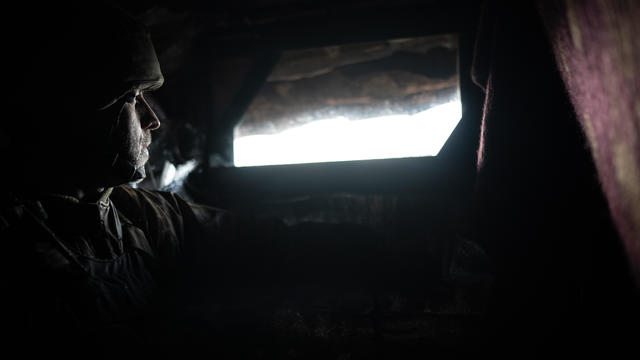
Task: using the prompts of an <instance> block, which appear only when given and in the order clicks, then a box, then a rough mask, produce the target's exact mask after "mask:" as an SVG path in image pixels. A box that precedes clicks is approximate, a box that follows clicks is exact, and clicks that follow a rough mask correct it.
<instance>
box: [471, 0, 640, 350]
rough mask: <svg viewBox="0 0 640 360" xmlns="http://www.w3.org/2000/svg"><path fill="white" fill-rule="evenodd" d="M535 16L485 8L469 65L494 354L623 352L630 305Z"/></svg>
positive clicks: (510, 5)
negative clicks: (477, 111) (477, 105)
mask: <svg viewBox="0 0 640 360" xmlns="http://www.w3.org/2000/svg"><path fill="white" fill-rule="evenodd" d="M538 10H539V9H538V6H537V4H536V2H534V1H522V2H520V1H518V2H515V1H512V2H506V1H505V2H500V1H489V2H487V3H486V4H485V7H484V11H483V14H482V17H481V21H480V28H479V32H478V37H477V42H476V50H475V56H474V57H475V59H474V68H473V74H472V75H473V78H474V81H475V82H476V84H478V85H479V86H480V87H482V89H483V90H484V92H485V96H486V97H485V103H484V111H483V119H482V128H481V139H480V147H479V151H478V168H477V171H478V172H477V183H476V192H475V210H476V211H475V229H476V233H477V235H478V238H479V241H480V242H481V243H482V244H483V246H484V247H485V249H486V251H487V252H488V254H489V255H490V256H491V258H492V260H493V263H494V264H495V267H496V269H495V270H496V274H497V275H496V282H495V286H494V291H493V297H492V299H493V300H492V306H491V308H490V312H489V315H490V320H491V324H492V327H491V330H492V331H491V332H489V334H490V335H491V336H490V339H491V341H492V342H491V344H492V345H494V347H492V349H494V350H500V351H504V355H506V354H510V353H511V352H515V354H517V355H518V356H522V355H532V356H535V355H538V356H540V355H541V356H550V355H558V353H557V352H554V353H551V351H552V349H554V350H553V351H557V350H558V349H560V350H561V351H564V352H566V353H567V355H572V354H575V352H576V351H580V352H582V353H584V354H589V353H591V352H592V351H595V350H602V351H607V352H608V351H613V350H616V351H618V350H619V351H623V350H622V349H623V348H624V347H623V346H622V345H628V344H629V343H630V342H628V341H627V340H629V339H632V337H630V335H629V333H628V332H626V330H622V327H623V326H625V325H628V324H631V323H632V322H630V320H629V319H630V318H631V317H630V314H631V313H632V312H633V311H635V310H634V309H636V306H635V305H634V303H633V302H634V301H636V300H637V298H634V296H635V295H634V287H633V283H632V280H631V277H630V275H629V274H630V272H629V271H628V265H627V262H626V260H625V257H624V251H623V249H622V246H621V241H620V238H619V237H618V235H617V232H616V229H615V228H614V226H613V225H612V224H613V223H612V220H611V218H610V215H609V211H608V209H607V203H606V199H605V197H604V196H603V192H602V190H601V187H600V184H599V182H598V177H597V173H596V169H595V167H594V162H593V160H592V155H591V152H590V149H589V147H588V145H587V141H586V139H585V136H584V133H583V131H582V129H581V127H580V123H579V122H578V121H577V119H576V115H575V112H574V108H573V106H572V102H571V100H573V99H572V98H570V97H569V96H568V95H567V91H566V89H565V86H564V83H563V79H562V77H561V76H560V73H559V71H558V69H557V66H556V62H555V59H554V55H553V51H552V47H551V45H550V43H549V41H548V37H547V35H546V32H545V28H544V26H543V22H542V21H541V18H540V16H539V11H538ZM638 185H639V186H640V183H639V184H638ZM639 189H640V188H639ZM614 215H615V214H614ZM636 317H637V315H636ZM636 325H637V324H636ZM625 339H626V340H625ZM611 344H616V346H609V345H611ZM507 356H508V355H507Z"/></svg>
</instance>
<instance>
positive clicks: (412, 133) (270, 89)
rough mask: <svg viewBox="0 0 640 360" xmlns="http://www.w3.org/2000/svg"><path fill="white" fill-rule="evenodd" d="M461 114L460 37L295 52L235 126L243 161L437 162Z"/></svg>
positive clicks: (278, 67) (283, 61)
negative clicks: (406, 159) (435, 158)
mask: <svg viewBox="0 0 640 360" xmlns="http://www.w3.org/2000/svg"><path fill="white" fill-rule="evenodd" d="M461 108H462V106H461V102H460V85H459V72H458V38H457V36H455V35H442V36H430V37H420V38H411V39H395V40H387V41H379V42H372V43H363V44H349V45H341V46H332V47H323V48H316V49H305V50H291V51H286V52H284V53H283V55H282V57H281V58H280V60H279V62H278V63H277V64H276V66H275V68H274V70H273V71H272V73H271V75H270V76H269V77H268V79H267V81H266V83H265V84H264V85H263V87H262V88H261V90H260V92H259V94H258V95H257V96H256V98H255V99H254V100H253V101H252V103H251V104H250V106H249V108H248V110H247V112H246V113H245V114H244V116H243V117H242V119H241V121H240V122H239V123H238V125H237V126H236V127H235V130H234V163H235V165H236V166H259V165H277V164H296V163H312V162H329V161H349V160H369V159H387V158H403V157H423V156H436V155H437V154H438V153H439V151H440V149H441V148H442V146H443V145H444V143H445V142H446V140H447V139H448V137H449V136H450V135H451V133H452V132H453V130H454V129H455V127H456V125H457V124H458V122H459V121H460V118H461V115H462V114H461V111H462V110H461Z"/></svg>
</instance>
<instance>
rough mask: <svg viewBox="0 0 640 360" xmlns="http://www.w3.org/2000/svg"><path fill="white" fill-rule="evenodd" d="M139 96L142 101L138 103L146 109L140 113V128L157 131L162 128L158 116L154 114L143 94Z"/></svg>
mask: <svg viewBox="0 0 640 360" xmlns="http://www.w3.org/2000/svg"><path fill="white" fill-rule="evenodd" d="M139 96H140V99H139V101H138V103H139V104H140V105H141V106H143V107H144V109H143V111H141V112H140V126H141V127H142V129H143V130H156V129H157V128H159V127H160V119H158V116H157V115H156V113H155V112H153V109H151V106H149V103H148V102H147V100H146V99H145V98H144V97H143V96H142V94H140V95H139Z"/></svg>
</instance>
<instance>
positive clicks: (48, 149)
mask: <svg viewBox="0 0 640 360" xmlns="http://www.w3.org/2000/svg"><path fill="white" fill-rule="evenodd" d="M35 11H37V12H35V13H34V12H33V10H30V9H20V10H17V9H14V11H13V12H11V11H8V12H7V13H12V14H14V15H15V16H20V17H22V20H23V21H22V23H21V26H22V28H23V29H25V28H26V29H28V31H22V30H21V29H20V28H17V29H14V31H15V32H22V33H21V34H20V35H19V36H14V38H13V44H12V47H11V51H9V52H8V53H7V54H8V57H10V58H11V57H13V67H7V68H8V69H10V70H11V72H12V74H11V75H10V76H12V77H14V78H13V79H12V81H13V84H14V85H13V86H14V88H13V89H14V91H13V93H12V94H11V96H10V99H9V100H10V102H9V105H8V107H9V112H8V114H9V116H8V117H7V121H5V122H4V123H3V125H2V128H1V129H0V131H1V133H2V135H3V136H2V144H1V145H0V146H2V150H3V151H2V153H3V154H2V156H3V162H2V163H3V166H4V169H5V170H6V172H5V173H4V174H5V175H7V174H8V175H10V176H6V178H8V179H9V182H8V183H7V184H6V185H5V186H4V189H3V195H2V203H1V205H2V207H1V208H0V209H1V210H0V211H1V212H0V238H1V239H2V243H3V247H4V250H3V253H4V255H5V256H4V258H5V260H4V261H3V262H2V279H1V280H2V282H1V284H2V285H1V286H2V287H3V289H2V297H3V302H4V305H3V313H4V314H3V316H2V319H3V321H2V326H3V327H4V330H5V331H4V333H6V334H9V335H8V337H6V336H5V337H4V339H3V340H4V341H6V342H7V344H11V345H13V346H16V347H17V348H18V349H19V350H20V351H22V352H25V353H26V354H23V355H28V354H32V355H33V353H34V352H35V353H36V354H40V353H46V354H47V355H53V354H56V353H59V354H64V355H65V357H67V358H68V357H86V356H92V357H96V356H98V357H101V356H104V357H109V356H111V355H114V354H117V355H118V356H120V357H122V356H124V355H126V354H124V353H123V351H125V350H126V351H130V350H131V349H132V347H133V348H137V349H138V350H145V346H146V345H149V344H154V346H158V344H160V343H161V342H162V341H164V340H167V339H170V338H171V337H172V336H173V335H174V334H175V333H176V331H175V330H176V329H175V328H173V327H175V326H176V324H177V322H176V321H174V320H175V316H173V318H172V316H171V314H172V310H175V309H176V307H177V306H178V305H176V304H178V303H179V299H177V298H176V296H175V294H177V293H178V291H177V286H182V287H183V288H184V287H186V286H187V285H185V282H183V281H182V280H183V276H182V275H185V274H187V273H188V272H189V271H191V269H193V266H194V264H197V263H198V259H196V256H197V254H199V253H200V254H201V253H202V251H201V249H200V247H201V246H203V244H205V243H206V242H205V240H204V239H203V237H204V234H208V236H209V237H211V236H215V234H214V232H215V229H217V228H219V227H220V225H221V221H222V220H221V219H222V212H219V211H217V210H215V209H212V208H208V207H205V206H197V205H194V204H190V203H187V202H186V201H184V200H183V199H181V198H179V197H178V196H176V195H173V194H170V193H156V192H149V191H144V190H139V189H134V188H132V187H130V186H127V185H126V184H130V183H135V182H138V181H140V180H142V179H143V178H144V177H145V170H144V169H145V168H144V165H145V163H146V162H147V160H148V157H149V152H148V149H147V148H148V147H149V145H150V143H151V139H152V138H151V132H152V131H153V130H156V129H158V128H159V127H160V121H159V119H158V117H157V116H156V115H155V114H154V112H153V110H152V109H151V107H150V106H149V104H148V102H147V101H146V99H145V93H146V92H148V91H152V90H155V89H157V88H158V87H160V86H161V85H162V84H163V81H164V78H163V76H162V73H161V71H160V67H159V63H158V60H157V57H156V54H155V51H154V48H153V45H152V43H151V40H150V37H149V34H148V32H147V31H146V30H145V28H144V26H142V25H140V24H139V23H137V22H136V21H135V20H134V19H133V18H131V17H130V16H128V15H127V14H125V13H124V12H122V11H120V10H118V9H117V8H114V7H110V6H105V5H100V6H96V7H89V6H87V5H85V6H83V7H70V6H66V7H61V6H49V7H47V8H39V9H36V10H35ZM9 30H11V29H9ZM206 240H207V241H210V240H211V239H206ZM167 314H169V315H170V316H166V315H167ZM172 319H173V320H172ZM147 350H148V349H147ZM87 351H90V353H87ZM145 351H146V350H145Z"/></svg>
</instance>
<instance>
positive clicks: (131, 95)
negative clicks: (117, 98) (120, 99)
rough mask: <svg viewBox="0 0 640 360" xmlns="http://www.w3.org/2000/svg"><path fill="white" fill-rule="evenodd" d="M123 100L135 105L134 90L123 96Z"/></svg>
mask: <svg viewBox="0 0 640 360" xmlns="http://www.w3.org/2000/svg"><path fill="white" fill-rule="evenodd" d="M124 101H125V102H127V103H129V104H131V105H135V104H136V93H134V92H130V93H128V94H127V95H125V96H124Z"/></svg>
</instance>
